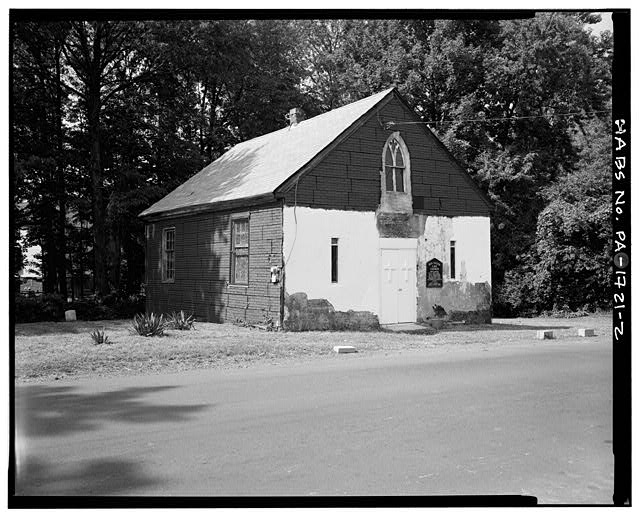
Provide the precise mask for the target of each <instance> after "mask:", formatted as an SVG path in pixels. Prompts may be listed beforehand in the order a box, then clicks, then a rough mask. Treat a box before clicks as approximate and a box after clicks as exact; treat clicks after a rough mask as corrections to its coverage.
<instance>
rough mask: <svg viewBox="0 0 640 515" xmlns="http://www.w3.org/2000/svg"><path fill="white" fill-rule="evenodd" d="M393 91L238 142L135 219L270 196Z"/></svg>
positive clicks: (391, 89)
mask: <svg viewBox="0 0 640 515" xmlns="http://www.w3.org/2000/svg"><path fill="white" fill-rule="evenodd" d="M393 90H394V88H389V89H386V90H384V91H382V92H380V93H377V94H375V95H372V96H370V97H367V98H364V99H362V100H359V101H357V102H353V103H352V104H348V105H345V106H343V107H339V108H337V109H333V110H332V111H328V112H327V113H324V114H321V115H318V116H315V117H313V118H309V119H308V120H304V121H302V122H299V123H298V124H297V125H294V126H290V127H285V128H284V129H280V130H277V131H275V132H271V133H269V134H265V135H263V136H259V137H257V138H253V139H250V140H248V141H245V142H243V143H239V144H238V145H236V146H234V147H232V148H231V149H229V150H228V151H227V152H226V153H224V154H223V155H222V156H220V157H219V158H218V159H216V160H215V161H213V162H212V163H211V164H209V165H208V166H206V167H205V168H204V169H202V170H201V171H200V172H198V173H197V174H196V175H194V176H193V177H191V178H190V179H189V180H187V181H186V182H185V183H183V184H181V185H180V186H178V187H177V188H176V189H175V190H173V191H172V192H171V193H169V194H168V195H167V196H165V197H164V198H162V199H160V200H159V201H158V202H156V203H155V204H153V205H152V206H151V207H149V208H148V209H146V210H144V211H143V212H142V213H140V216H148V215H156V214H161V213H165V212H168V211H171V212H176V211H182V210H185V211H186V210H189V209H190V208H194V207H196V206H198V207H206V206H208V205H210V204H217V203H219V202H227V201H234V200H241V199H244V198H253V197H260V196H264V195H268V194H272V193H274V192H275V190H276V189H277V188H278V187H279V186H280V185H282V184H283V183H284V182H285V181H286V180H287V179H289V178H291V177H292V176H293V175H295V173H296V172H298V171H299V170H300V169H301V168H303V167H304V166H305V165H306V164H307V163H309V161H311V160H312V159H313V158H314V157H316V156H317V155H318V154H319V153H320V152H321V151H322V150H324V149H325V148H327V147H328V146H330V145H331V144H332V143H333V142H334V141H335V140H336V139H337V138H338V137H339V136H340V135H341V134H342V133H343V132H345V131H346V130H347V129H349V127H351V126H352V125H353V124H354V123H355V122H356V121H358V120H359V119H360V118H361V117H363V116H364V115H365V114H366V113H367V112H369V111H370V110H371V109H372V108H373V107H374V106H375V105H376V104H378V103H379V102H380V101H381V100H382V99H383V98H385V97H386V96H387V95H388V94H389V93H390V92H391V91H393Z"/></svg>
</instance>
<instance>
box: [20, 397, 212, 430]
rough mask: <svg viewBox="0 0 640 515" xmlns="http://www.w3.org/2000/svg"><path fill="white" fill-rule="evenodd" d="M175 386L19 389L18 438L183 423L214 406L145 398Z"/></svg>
mask: <svg viewBox="0 0 640 515" xmlns="http://www.w3.org/2000/svg"><path fill="white" fill-rule="evenodd" d="M172 388H175V387H173V386H155V387H138V388H134V387H132V388H124V389H122V390H115V391H108V392H99V393H88V394H87V393H76V392H74V389H75V388H74V387H71V386H44V385H34V386H19V387H16V397H15V408H16V435H18V436H20V435H21V436H25V437H42V436H57V435H63V434H69V433H74V432H85V431H92V430H95V429H99V428H100V427H101V426H103V425H105V424H107V423H109V422H128V423H135V424H145V423H163V422H184V421H187V420H188V418H189V416H190V415H192V414H194V413H197V412H199V411H201V410H203V409H205V408H208V407H211V406H212V405H206V404H198V405H183V404H175V405H171V404H165V405H162V404H160V405H159V404H150V403H148V402H145V401H144V399H143V397H144V396H145V395H147V394H152V393H157V392H162V391H165V390H169V389H172Z"/></svg>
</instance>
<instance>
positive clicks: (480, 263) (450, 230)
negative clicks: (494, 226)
mask: <svg viewBox="0 0 640 515" xmlns="http://www.w3.org/2000/svg"><path fill="white" fill-rule="evenodd" d="M490 227H491V226H490V219H489V217H485V216H458V217H453V218H451V217H445V216H428V217H427V219H426V222H425V230H424V237H423V238H422V241H421V242H420V244H419V245H418V256H419V258H418V260H419V262H421V263H424V262H425V261H428V260H430V259H432V258H437V259H439V260H440V261H442V263H443V275H444V278H443V279H444V281H450V280H451V279H450V274H449V271H450V252H449V248H450V247H449V244H450V242H451V240H453V241H455V242H456V277H455V279H454V280H455V281H462V282H470V283H488V284H489V285H491V236H490Z"/></svg>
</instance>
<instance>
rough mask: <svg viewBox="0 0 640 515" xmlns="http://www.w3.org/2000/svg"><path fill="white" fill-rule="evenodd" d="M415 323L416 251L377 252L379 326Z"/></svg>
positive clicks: (386, 250) (387, 250) (392, 250)
mask: <svg viewBox="0 0 640 515" xmlns="http://www.w3.org/2000/svg"><path fill="white" fill-rule="evenodd" d="M415 321H416V250H415V249H389V248H383V249H380V323H381V324H398V323H403V322H415Z"/></svg>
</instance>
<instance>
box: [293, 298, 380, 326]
mask: <svg viewBox="0 0 640 515" xmlns="http://www.w3.org/2000/svg"><path fill="white" fill-rule="evenodd" d="M282 327H283V329H285V330H286V331H378V330H379V329H380V322H379V320H378V316H377V315H374V314H373V313H371V312H370V311H351V310H349V311H336V310H335V309H334V308H333V305H332V304H331V303H330V302H329V301H328V300H326V299H308V298H307V294H306V293H304V292H298V293H293V294H291V295H286V296H285V299H284V320H283V323H282Z"/></svg>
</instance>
